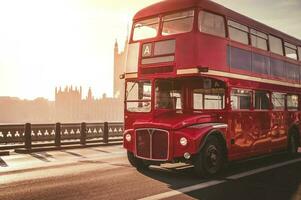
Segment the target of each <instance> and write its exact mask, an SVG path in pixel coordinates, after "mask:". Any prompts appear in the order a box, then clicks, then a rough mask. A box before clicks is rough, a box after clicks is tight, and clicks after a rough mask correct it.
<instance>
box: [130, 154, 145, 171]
mask: <svg viewBox="0 0 301 200" xmlns="http://www.w3.org/2000/svg"><path fill="white" fill-rule="evenodd" d="M127 156H128V160H129V162H130V164H131V165H132V166H133V167H135V168H136V169H137V170H145V169H148V165H147V164H145V163H144V162H143V160H141V159H139V158H137V157H135V156H134V154H133V153H132V152H130V151H128V152H127Z"/></svg>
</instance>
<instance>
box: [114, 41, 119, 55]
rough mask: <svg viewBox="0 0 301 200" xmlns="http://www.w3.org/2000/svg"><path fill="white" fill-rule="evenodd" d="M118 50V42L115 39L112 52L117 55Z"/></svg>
mask: <svg viewBox="0 0 301 200" xmlns="http://www.w3.org/2000/svg"><path fill="white" fill-rule="evenodd" d="M118 51H119V49H118V42H117V39H115V45H114V52H115V53H118Z"/></svg>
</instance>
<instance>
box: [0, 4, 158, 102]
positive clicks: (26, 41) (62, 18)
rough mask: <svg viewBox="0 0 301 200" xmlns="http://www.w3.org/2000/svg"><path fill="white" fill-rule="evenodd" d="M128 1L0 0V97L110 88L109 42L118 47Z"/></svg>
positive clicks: (127, 17)
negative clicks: (63, 88) (71, 88)
mask: <svg viewBox="0 0 301 200" xmlns="http://www.w3.org/2000/svg"><path fill="white" fill-rule="evenodd" d="M151 2H153V1H145V2H143V3H141V2H140V3H138V5H135V6H132V7H131V8H130V9H129V8H128V7H126V6H130V5H131V4H129V1H119V0H117V1H114V3H109V1H102V0H100V1H95V0H88V1H87V0H51V1H47V0H27V1H23V0H11V1H5V0H0V27H1V30H0V44H1V45H0V72H1V73H0V81H1V84H0V91H1V92H0V96H17V97H21V98H27V99H33V98H36V97H39V96H41V97H46V98H49V99H53V98H54V88H55V87H56V86H66V85H75V86H83V88H84V93H85V90H87V89H88V87H90V86H91V87H92V89H93V91H94V93H95V96H101V95H102V93H107V94H108V96H112V89H113V84H112V83H113V59H114V58H113V48H114V42H115V39H117V40H118V42H119V43H120V47H121V48H123V45H124V40H125V39H126V35H127V29H128V28H129V25H130V23H131V18H132V15H133V14H134V13H135V11H136V10H137V9H139V8H141V7H144V6H145V5H147V4H150V3H151Z"/></svg>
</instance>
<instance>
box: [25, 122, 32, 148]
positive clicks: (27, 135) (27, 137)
mask: <svg viewBox="0 0 301 200" xmlns="http://www.w3.org/2000/svg"><path fill="white" fill-rule="evenodd" d="M24 133H25V148H26V149H31V142H32V141H31V124H30V123H26V124H25V127H24Z"/></svg>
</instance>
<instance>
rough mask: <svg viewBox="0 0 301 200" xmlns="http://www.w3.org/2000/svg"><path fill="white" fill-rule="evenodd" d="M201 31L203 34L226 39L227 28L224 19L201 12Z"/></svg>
mask: <svg viewBox="0 0 301 200" xmlns="http://www.w3.org/2000/svg"><path fill="white" fill-rule="evenodd" d="M199 30H200V31H201V32H203V33H208V34H211V35H216V36H220V37H225V36H226V28H225V20H224V17H222V16H220V15H216V14H213V13H209V12H206V11H201V12H200V13H199Z"/></svg>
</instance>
